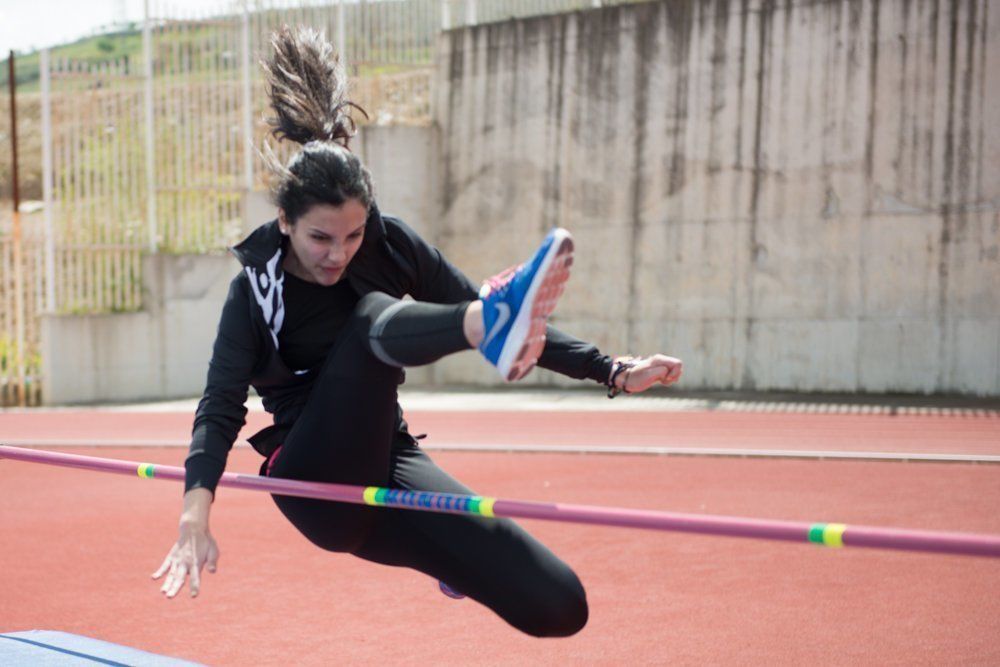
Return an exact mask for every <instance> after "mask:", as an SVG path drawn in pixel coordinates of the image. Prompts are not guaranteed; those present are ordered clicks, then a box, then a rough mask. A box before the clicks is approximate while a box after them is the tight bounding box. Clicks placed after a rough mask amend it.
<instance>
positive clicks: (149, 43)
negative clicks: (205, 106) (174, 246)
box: [142, 0, 157, 253]
mask: <svg viewBox="0 0 1000 667" xmlns="http://www.w3.org/2000/svg"><path fill="white" fill-rule="evenodd" d="M143 19H144V20H143V22H142V52H143V57H144V59H145V63H144V67H145V73H146V80H145V97H144V99H145V102H146V217H147V220H146V227H147V229H148V230H149V251H150V252H153V253H155V252H156V249H157V239H156V161H155V160H156V153H155V150H156V142H155V137H154V136H153V129H154V128H153V35H152V28H153V18H152V17H151V16H150V15H149V0H143Z"/></svg>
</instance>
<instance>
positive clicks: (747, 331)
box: [434, 0, 1000, 395]
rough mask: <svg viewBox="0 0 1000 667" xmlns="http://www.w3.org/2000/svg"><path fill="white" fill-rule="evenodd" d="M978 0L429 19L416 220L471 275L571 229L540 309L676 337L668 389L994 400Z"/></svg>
mask: <svg viewBox="0 0 1000 667" xmlns="http://www.w3.org/2000/svg"><path fill="white" fill-rule="evenodd" d="M989 9H990V7H989V3H988V2H986V0H952V1H945V0H939V1H934V2H909V1H907V0H883V1H881V2H878V1H877V0H865V1H860V0H859V1H854V0H832V1H824V2H814V1H811V0H808V1H807V0H791V1H788V2H781V3H775V2H767V1H764V0H739V1H738V0H714V1H711V0H705V1H699V0H664V1H662V2H650V3H645V4H638V5H627V6H622V7H613V8H605V9H599V10H594V11H586V12H579V13H575V14H568V15H566V14H564V15H557V16H551V17H540V18H535V19H528V20H522V21H514V22H507V23H501V24H493V25H486V26H479V27H473V28H467V29H461V30H456V31H452V32H450V33H447V34H446V36H445V37H444V38H443V40H442V43H441V53H440V57H439V61H438V62H439V65H438V67H439V69H438V73H437V83H438V85H437V87H436V90H437V93H436V97H435V111H434V115H435V120H436V122H437V123H438V125H439V126H440V127H441V129H442V136H441V148H440V150H441V160H442V168H443V174H442V190H441V197H442V210H443V213H442V217H441V220H440V221H439V222H438V223H437V227H436V230H435V231H436V235H435V238H436V240H437V242H438V243H439V245H441V246H442V248H443V249H444V250H445V251H446V253H447V254H448V255H449V256H450V257H451V258H452V259H453V260H454V261H455V262H456V263H457V264H458V265H459V266H462V267H463V268H465V269H466V270H467V271H468V272H469V273H470V275H473V276H484V275H489V274H490V273H492V272H494V271H496V270H497V269H500V268H503V267H504V266H507V265H509V264H510V263H511V262H513V261H516V260H519V259H520V258H522V257H523V256H525V255H526V253H528V252H529V251H530V249H531V247H532V246H533V245H534V244H535V242H536V241H537V240H538V239H539V238H540V237H541V236H542V234H543V233H544V230H545V229H547V228H548V227H551V226H552V225H563V226H566V227H568V228H570V229H571V230H572V231H573V232H574V234H575V235H576V238H577V239H578V246H577V247H578V259H577V261H576V263H575V265H574V271H575V275H574V278H573V279H572V281H571V283H570V286H569V288H568V290H567V294H566V297H565V301H564V302H563V303H562V304H561V305H560V307H559V309H558V311H557V320H558V324H559V325H560V326H563V327H564V328H565V329H566V330H568V331H570V332H575V333H577V334H579V335H581V336H582V337H584V338H587V339H590V340H593V341H595V342H597V343H599V345H600V346H601V347H602V349H604V350H606V351H608V352H609V353H611V352H613V353H620V352H626V351H628V352H634V353H651V352H656V351H663V352H667V353H671V354H675V355H677V356H680V357H682V358H683V359H684V360H685V362H686V377H685V385H686V386H687V387H691V388H697V387H706V388H744V389H783V390H807V391H809V390H817V391H875V392H880V391H907V392H963V393H972V394H982V395H998V394H1000V213H998V210H1000V124H998V123H996V122H994V120H993V119H992V118H991V117H990V114H991V111H992V114H993V115H995V113H996V109H997V108H998V104H1000V95H998V93H1000V77H998V76H997V73H998V72H1000V12H998V11H989ZM992 9H994V10H995V9H996V8H995V7H993V8H992ZM482 377H483V375H482V373H481V370H480V369H479V366H478V362H477V361H476V360H474V359H470V358H465V359H455V360H450V361H448V362H447V363H445V364H443V365H442V366H441V367H440V368H439V369H438V371H437V374H436V378H437V379H438V380H440V381H445V382H456V381H478V380H481V379H482ZM533 377H535V378H536V380H538V381H543V382H557V381H560V380H558V379H557V378H554V377H552V376H551V375H549V376H547V375H546V374H545V373H538V374H536V375H535V376H533Z"/></svg>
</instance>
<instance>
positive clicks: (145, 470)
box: [136, 463, 153, 479]
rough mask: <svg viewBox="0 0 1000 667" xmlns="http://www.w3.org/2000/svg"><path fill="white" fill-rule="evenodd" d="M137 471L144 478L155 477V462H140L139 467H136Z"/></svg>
mask: <svg viewBox="0 0 1000 667" xmlns="http://www.w3.org/2000/svg"><path fill="white" fill-rule="evenodd" d="M136 473H137V474H138V475H139V477H142V478H143V479H152V478H153V464H151V463H140V464H139V467H138V468H137V469H136Z"/></svg>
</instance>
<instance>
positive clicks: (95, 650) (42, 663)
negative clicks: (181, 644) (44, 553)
mask: <svg viewBox="0 0 1000 667" xmlns="http://www.w3.org/2000/svg"><path fill="white" fill-rule="evenodd" d="M0 665H4V667H8V666H11V667H13V666H18V667H20V666H21V665H23V666H24V667H28V666H30V667H80V666H82V665H89V666H96V665H115V666H116V667H117V666H119V665H127V666H128V667H204V666H203V665H199V664H198V663H196V662H188V661H186V660H178V659H177V658H168V657H167V656H163V655H156V654H155V653H146V652H145V651H140V650H138V649H134V648H129V647H127V646H119V645H118V644H112V643H111V642H102V641H101V640H99V639H91V638H90V637H82V636H80V635H73V634H70V633H68V632H57V631H55V630H27V631H25V632H8V633H6V634H0Z"/></svg>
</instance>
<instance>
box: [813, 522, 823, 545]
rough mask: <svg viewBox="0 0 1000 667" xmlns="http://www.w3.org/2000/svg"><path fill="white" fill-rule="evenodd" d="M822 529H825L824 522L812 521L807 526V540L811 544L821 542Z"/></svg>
mask: <svg viewBox="0 0 1000 667" xmlns="http://www.w3.org/2000/svg"><path fill="white" fill-rule="evenodd" d="M824 530H826V524H825V523H814V524H813V525H811V526H809V541H810V542H812V543H813V544H823V531H824Z"/></svg>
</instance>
